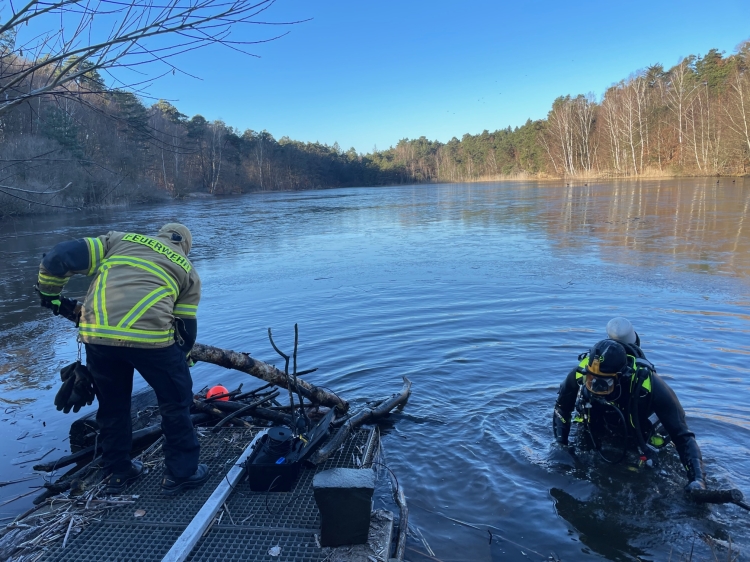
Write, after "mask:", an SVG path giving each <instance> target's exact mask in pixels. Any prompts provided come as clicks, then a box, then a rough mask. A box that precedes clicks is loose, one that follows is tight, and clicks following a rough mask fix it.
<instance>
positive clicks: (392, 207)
mask: <svg viewBox="0 0 750 562" xmlns="http://www.w3.org/2000/svg"><path fill="white" fill-rule="evenodd" d="M749 205H750V180H747V179H745V180H744V181H743V180H741V179H738V180H736V182H732V180H730V179H722V180H721V182H720V183H719V184H718V185H717V184H716V180H715V179H705V180H703V179H699V180H675V181H646V182H609V183H594V184H589V185H588V186H584V185H573V186H571V187H569V188H566V187H561V185H559V184H556V183H534V182H527V183H519V182H514V183H487V184H457V185H432V186H430V185H427V186H407V187H393V188H361V189H339V190H328V191H316V192H302V193H273V194H258V195H249V196H242V197H236V198H224V199H209V200H203V199H201V200H194V201H188V202H184V203H175V204H170V205H163V206H158V207H138V208H132V209H127V210H117V211H112V212H97V213H87V214H71V215H65V216H55V217H46V218H34V219H21V220H14V221H6V222H4V223H1V224H0V241H2V244H0V271H1V272H2V277H3V280H4V282H3V285H2V287H0V299H1V301H0V388H1V389H2V392H0V405H1V406H3V408H4V410H0V412H2V411H4V414H2V417H0V420H2V421H0V437H2V439H3V442H4V443H5V445H4V447H3V448H2V453H1V454H2V460H1V461H0V480H10V479H13V478H17V477H19V476H22V475H25V474H29V473H30V472H31V464H33V463H30V462H29V463H24V462H23V460H24V458H27V459H28V458H34V456H35V454H34V453H33V452H32V453H29V452H30V451H37V450H39V453H37V455H38V454H41V453H43V452H45V451H46V450H48V449H50V448H52V447H55V448H56V450H55V451H53V452H52V453H50V455H49V456H48V457H47V459H52V458H54V457H55V456H58V455H60V454H63V453H64V452H65V451H66V450H67V441H66V437H67V429H68V426H69V423H70V421H71V420H72V419H73V415H72V414H71V415H67V416H66V415H64V414H62V413H60V412H57V411H55V409H54V407H53V405H52V401H53V397H54V394H55V392H56V391H57V387H58V374H57V370H59V369H60V367H61V366H62V365H64V364H66V363H68V362H70V361H72V360H74V359H75V356H76V345H75V331H74V328H73V327H72V326H71V325H69V324H68V323H67V322H66V321H64V320H62V319H59V318H52V317H51V316H49V314H48V313H47V311H45V310H43V309H41V308H39V305H38V303H37V302H38V301H37V300H36V298H35V297H34V296H33V294H32V291H31V286H32V285H33V284H34V282H35V276H36V268H37V265H38V263H39V260H40V258H41V255H42V253H43V252H44V251H46V250H48V249H49V248H50V247H51V246H52V245H53V244H55V243H56V242H58V241H60V240H63V239H69V238H79V237H83V236H95V235H98V234H102V233H104V232H106V231H108V230H111V229H114V230H135V231H139V232H144V233H149V232H155V231H156V230H157V228H158V227H159V226H161V225H162V224H163V223H165V222H168V221H171V220H179V221H181V222H184V223H185V224H187V225H188V226H189V227H190V228H191V229H192V231H193V237H194V240H195V244H194V249H193V254H192V255H191V258H192V259H193V262H194V264H195V266H196V267H197V268H198V271H199V272H200V274H201V277H202V279H203V287H204V294H203V300H202V301H201V307H200V313H199V319H200V335H199V341H201V342H203V343H208V344H214V345H218V346H221V347H227V348H232V349H236V350H240V351H246V352H250V353H252V354H253V355H254V356H255V357H257V358H259V359H261V360H264V361H268V362H277V356H276V355H275V353H274V352H273V350H272V348H271V346H270V344H269V343H268V340H267V336H266V329H267V328H268V327H272V328H273V329H274V335H275V337H276V340H277V342H278V343H279V344H280V345H281V346H282V348H284V347H286V348H291V345H292V341H293V333H294V332H293V326H294V323H295V322H297V323H299V327H300V349H299V361H300V369H308V368H311V367H318V368H319V371H318V372H316V373H314V374H313V375H310V376H309V380H310V381H311V382H313V383H315V384H317V385H323V386H326V387H329V388H331V389H334V390H335V391H336V392H338V393H340V394H342V395H343V396H345V397H347V398H349V399H352V400H355V399H356V400H365V399H371V398H379V397H383V396H387V395H389V394H391V393H393V392H396V391H397V390H398V389H399V388H400V387H401V377H402V376H403V375H406V376H408V377H409V378H410V379H411V380H412V381H413V395H412V398H411V400H410V401H409V404H408V406H407V407H406V409H405V410H404V412H403V413H401V414H398V415H395V416H393V417H392V419H391V421H390V422H389V425H388V427H387V428H386V429H385V436H384V445H385V448H386V453H387V463H388V465H389V466H390V467H391V468H392V469H393V470H394V471H395V473H396V474H397V476H398V479H399V482H400V483H401V484H402V485H403V486H404V489H405V491H406V495H407V498H408V501H409V505H410V510H411V514H410V515H411V517H410V523H411V525H412V527H413V535H414V536H412V537H410V539H409V549H408V550H407V558H408V559H409V560H412V562H414V561H422V560H430V558H428V557H427V556H426V555H425V554H424V553H426V552H428V550H427V547H426V546H425V543H426V544H427V545H429V547H430V548H431V550H432V551H433V552H434V557H433V558H434V559H439V560H442V561H445V562H447V561H452V560H478V561H490V560H544V559H546V558H547V557H548V556H549V555H550V553H552V552H554V553H555V554H556V555H557V556H558V557H559V558H561V559H562V560H565V561H568V562H570V561H576V560H667V559H669V557H670V553H671V560H675V561H676V560H679V559H681V558H680V557H685V556H687V555H688V554H689V552H690V550H691V549H692V548H694V549H695V551H696V553H697V554H696V555H694V560H698V559H703V560H714V558H713V555H712V554H711V550H710V547H709V546H708V544H713V548H715V549H717V550H716V552H717V556H719V559H721V560H724V559H726V553H725V552H723V551H722V550H721V549H722V548H723V547H722V545H725V544H726V543H727V542H728V541H730V540H731V542H732V543H733V544H734V545H735V548H739V549H740V551H741V552H742V555H741V556H742V558H741V559H742V560H746V559H747V557H748V555H749V553H750V514H748V513H746V512H744V511H742V510H741V509H739V508H738V507H736V506H731V505H730V506H713V507H705V506H696V505H694V504H691V503H690V502H689V501H686V499H685V498H684V497H683V493H682V487H683V485H684V484H685V479H684V474H683V471H682V469H681V467H680V466H679V461H678V459H677V455H676V453H675V452H674V450H673V449H672V450H670V451H668V452H666V453H663V454H662V464H661V468H659V469H656V470H647V469H643V470H634V467H629V466H627V465H619V466H614V467H612V466H609V465H605V464H603V463H602V462H601V461H598V460H597V459H596V458H592V457H591V456H589V455H585V454H583V455H581V456H579V457H578V458H575V459H574V458H572V457H570V456H569V455H568V454H567V453H565V452H563V451H561V450H559V449H558V448H557V447H555V446H553V444H552V441H553V438H552V432H551V429H550V420H551V411H552V407H553V404H554V400H555V395H556V389H557V386H558V385H559V383H560V382H561V381H562V379H563V378H564V376H565V374H566V373H567V372H568V370H569V369H570V368H571V367H572V366H574V365H575V364H576V362H577V359H576V357H577V355H578V354H579V353H581V352H582V351H585V350H587V349H588V348H589V347H590V346H591V345H592V344H593V343H594V342H595V341H597V340H598V339H601V338H603V337H604V336H605V332H604V326H605V325H606V323H607V321H608V320H609V319H610V318H612V317H613V316H617V315H624V316H627V317H628V318H629V319H630V320H631V321H632V322H633V324H634V325H635V326H636V329H637V330H638V332H639V333H640V334H641V336H642V339H643V347H644V350H645V351H646V353H647V354H648V356H649V358H650V359H651V360H652V361H653V362H654V363H655V364H656V365H657V367H658V370H659V372H660V373H661V374H662V375H663V376H664V377H665V378H666V379H667V380H668V382H669V384H670V385H671V386H672V387H673V388H674V389H675V391H676V392H677V395H678V396H679V398H680V400H681V402H682V404H683V406H684V407H685V410H686V411H687V414H688V422H689V424H690V427H691V429H692V430H693V431H694V432H695V433H696V435H697V437H698V442H699V444H700V445H701V447H702V450H703V454H704V458H705V461H706V469H707V472H708V476H709V484H710V485H711V486H716V487H719V486H722V487H724V486H731V487H738V488H740V489H741V490H742V491H743V492H744V493H745V494H746V496H750V454H749V453H750V383H748V373H750V367H749V366H748V355H750V341H749V340H748V332H750V322H748V320H749V319H750V257H749V254H748V250H749V249H750V232H749V231H748V229H749V228H750V223H749V224H745V221H746V220H750V219H749V218H748V210H749V209H748V206H749ZM86 288H87V280H86V279H79V280H76V281H73V282H71V284H70V286H69V289H68V292H69V293H70V294H72V295H74V296H77V295H82V294H83V293H85V290H86ZM193 377H194V380H195V388H196V390H197V389H199V388H201V387H203V386H204V385H206V384H213V383H218V382H221V383H223V384H225V385H227V386H231V385H237V384H239V383H240V382H245V383H246V387H247V386H248V385H251V384H254V383H253V381H252V379H250V378H249V377H247V376H246V375H243V374H241V373H231V372H228V371H225V370H222V369H220V368H218V367H215V366H212V365H203V364H199V365H197V366H196V367H195V368H194V369H193ZM136 384H137V385H140V387H143V386H144V385H145V383H144V382H143V381H142V380H141V379H138V380H137V382H136ZM36 483H37V482H25V483H22V484H16V485H12V486H6V487H2V488H0V503H2V501H4V500H5V499H10V498H13V497H15V496H18V495H19V494H22V493H24V492H26V491H28V490H29V488H28V486H29V484H36ZM32 497H33V496H29V497H28V498H24V499H21V500H18V501H15V502H13V503H10V504H8V505H3V506H1V507H0V517H5V516H11V515H15V514H17V513H19V512H20V511H22V510H24V509H26V508H27V507H28V506H29V505H30V500H31V498H32ZM381 501H385V498H381ZM461 522H463V523H464V524H462V523H461ZM466 524H468V525H466ZM472 526H474V527H478V528H479V529H480V530H477V529H475V528H473V527H472ZM487 529H490V530H491V532H492V534H493V539H492V541H491V542H490V540H489V534H488V533H487ZM420 534H421V536H420ZM422 537H423V539H424V540H422ZM504 539H506V540H504ZM508 539H509V540H508ZM510 541H512V542H510ZM707 543H708V544H707Z"/></svg>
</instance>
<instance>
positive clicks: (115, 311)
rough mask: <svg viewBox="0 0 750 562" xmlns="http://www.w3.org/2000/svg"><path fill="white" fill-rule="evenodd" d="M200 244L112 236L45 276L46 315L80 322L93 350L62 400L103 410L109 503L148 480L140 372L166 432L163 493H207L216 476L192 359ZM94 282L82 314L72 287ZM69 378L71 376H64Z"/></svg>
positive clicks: (75, 250)
mask: <svg viewBox="0 0 750 562" xmlns="http://www.w3.org/2000/svg"><path fill="white" fill-rule="evenodd" d="M191 245H192V236H191V234H190V231H189V230H188V228H187V227H185V226H184V225H182V224H179V223H170V224H167V225H165V226H163V227H162V228H161V229H160V230H159V232H158V234H157V235H156V236H155V237H150V236H144V235H142V234H136V233H132V232H131V233H125V232H115V231H112V232H109V233H107V234H105V235H103V236H99V237H96V238H82V239H79V240H71V241H66V242H61V243H59V244H57V245H56V246H55V247H54V248H52V250H51V251H49V252H48V253H47V254H45V256H44V258H43V259H42V263H41V264H40V266H39V279H38V287H37V288H38V291H39V294H40V296H41V300H42V306H44V307H47V308H49V309H51V310H52V312H53V313H54V314H55V315H58V314H62V315H63V316H66V317H68V318H73V319H75V320H76V323H77V325H78V330H79V335H78V337H79V341H80V342H83V344H85V347H86V363H87V365H86V367H88V369H87V368H86V367H82V366H80V365H79V367H78V368H76V369H72V370H70V372H68V373H67V375H66V374H64V373H63V372H61V375H62V378H63V379H64V382H63V385H62V387H61V389H60V391H59V392H58V395H57V396H56V398H55V404H56V406H57V408H58V410H63V411H65V412H66V413H67V412H68V411H70V409H71V408H73V409H74V410H75V411H77V410H78V409H79V408H80V407H81V406H82V405H84V404H87V403H88V404H90V403H91V401H92V400H93V397H94V393H95V394H96V397H97V398H98V400H99V409H98V411H97V414H96V421H97V424H98V425H99V432H100V437H99V439H100V442H101V445H102V460H103V468H104V471H105V473H107V474H110V478H109V484H108V487H107V489H106V492H107V493H110V494H117V493H120V492H122V491H123V490H124V489H125V488H126V487H127V486H128V485H129V484H130V483H132V482H133V481H134V480H135V479H137V478H138V477H139V476H140V475H141V474H142V473H143V464H142V463H141V462H140V461H137V460H131V459H130V449H131V445H132V443H131V441H132V429H131V417H130V397H131V393H132V389H133V372H134V370H137V371H138V372H139V373H140V374H141V376H143V378H144V379H145V380H146V382H147V383H148V384H149V385H150V386H151V388H153V389H154V392H155V394H156V398H157V400H158V403H159V411H160V413H161V420H162V421H161V425H162V429H163V432H164V437H165V443H164V455H165V458H164V462H165V465H166V468H165V471H164V476H163V479H162V483H161V488H162V492H163V493H164V494H166V495H174V494H176V493H178V492H180V491H181V490H185V489H188V488H196V487H199V486H201V485H203V484H204V483H205V482H206V481H207V480H208V477H209V470H208V466H207V465H205V464H199V463H198V459H199V453H200V445H199V444H198V440H197V437H196V435H195V430H194V429H193V424H192V421H191V419H190V406H191V404H192V400H193V381H192V378H191V376H190V369H189V367H188V359H189V351H190V349H191V348H192V346H193V344H194V343H195V338H196V336H197V332H198V322H197V316H196V313H197V310H198V302H199V300H200V295H201V282H200V278H199V277H198V273H197V272H196V271H195V268H194V267H193V265H192V263H191V262H190V260H189V259H188V257H187V256H188V254H189V253H190V248H191ZM75 274H81V275H88V276H92V277H93V281H92V283H91V285H90V287H89V290H88V293H87V295H86V298H85V300H84V302H83V305H82V307H81V308H80V312H79V311H78V309H77V307H76V306H75V301H71V300H70V299H66V298H64V297H62V296H61V293H62V290H63V288H64V287H65V284H66V282H67V281H68V279H69V278H70V277H71V276H73V275H75ZM63 371H65V370H63Z"/></svg>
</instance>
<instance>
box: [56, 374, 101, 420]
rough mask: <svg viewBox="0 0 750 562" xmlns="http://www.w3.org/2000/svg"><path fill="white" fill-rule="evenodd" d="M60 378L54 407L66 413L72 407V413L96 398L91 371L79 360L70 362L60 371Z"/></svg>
mask: <svg viewBox="0 0 750 562" xmlns="http://www.w3.org/2000/svg"><path fill="white" fill-rule="evenodd" d="M60 380H62V381H63V383H62V386H61V387H60V390H59V391H58V392H57V395H56V396H55V407H56V408H57V409H58V411H59V410H62V412H63V413H64V414H67V413H68V412H70V410H71V409H72V410H73V412H74V413H78V411H79V410H80V409H81V408H82V407H84V406H86V405H90V404H92V403H93V402H94V398H96V385H95V384H94V378H93V377H92V376H91V372H90V371H89V370H88V369H87V368H86V366H85V365H81V363H80V361H76V362H75V363H71V364H70V365H68V366H67V367H64V368H63V369H62V370H61V371H60Z"/></svg>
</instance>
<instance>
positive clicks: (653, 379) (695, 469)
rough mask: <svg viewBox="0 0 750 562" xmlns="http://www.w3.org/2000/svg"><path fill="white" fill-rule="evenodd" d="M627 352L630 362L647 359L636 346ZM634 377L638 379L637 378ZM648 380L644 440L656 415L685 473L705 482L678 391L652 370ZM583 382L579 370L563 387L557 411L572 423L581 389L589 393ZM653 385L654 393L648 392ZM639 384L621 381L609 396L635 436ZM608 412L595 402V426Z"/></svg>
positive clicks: (641, 402) (642, 397) (643, 393)
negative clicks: (634, 398)
mask: <svg viewBox="0 0 750 562" xmlns="http://www.w3.org/2000/svg"><path fill="white" fill-rule="evenodd" d="M631 348H633V349H631ZM636 350H637V351H636ZM627 351H628V355H629V358H628V359H629V360H632V359H633V356H634V355H636V353H637V355H636V356H640V357H643V352H642V351H640V349H639V348H636V347H635V346H627ZM631 354H632V355H631ZM584 361H585V360H584ZM633 376H634V377H635V375H633ZM648 377H649V378H648V379H647V380H646V381H644V383H643V384H642V386H641V387H640V389H639V396H638V419H639V421H640V426H641V430H642V431H643V432H644V436H643V437H644V439H645V440H647V439H648V437H649V435H648V434H646V432H648V431H649V430H650V429H651V427H652V425H651V422H649V420H648V418H649V416H651V415H652V414H656V416H657V417H658V418H659V421H660V422H661V424H662V425H663V426H664V429H665V430H666V431H667V433H668V434H669V437H670V438H671V440H672V442H673V443H674V444H675V447H676V448H677V452H678V454H679V455H680V460H681V461H682V464H683V466H684V467H685V470H687V473H688V479H689V480H690V481H691V482H692V481H693V480H696V479H698V480H703V474H704V472H703V461H702V457H701V450H700V448H699V447H698V443H697V442H696V440H695V434H693V433H692V432H691V431H690V430H689V429H688V426H687V422H686V421H685V411H684V410H683V409H682V405H681V404H680V401H679V400H678V399H677V396H676V395H675V393H674V391H673V390H672V389H671V388H670V387H669V385H668V384H667V383H666V382H664V380H663V379H662V378H661V377H660V376H659V375H657V374H656V373H655V372H653V371H651V372H650V374H649V376H648ZM582 382H583V377H582V376H581V375H580V374H579V371H578V369H577V368H576V369H573V370H572V371H570V373H568V376H567V377H565V380H564V381H563V383H562V384H561V385H560V392H559V394H558V396H557V404H556V405H555V410H556V412H557V413H558V414H559V415H560V416H561V417H562V418H563V419H564V420H566V421H567V422H568V423H569V420H570V417H571V413H572V412H573V409H574V408H575V405H576V399H577V397H578V392H579V390H582V392H588V391H587V390H586V388H585V387H583V389H582V388H581V384H582ZM649 382H650V391H648V390H647V389H648V386H649V384H648V383H649ZM635 385H636V383H635V382H634V383H633V384H632V385H631V382H630V379H624V380H623V379H621V380H619V381H618V384H617V386H616V388H615V389H614V391H613V392H612V395H611V396H608V397H606V398H607V401H612V402H613V403H614V404H616V405H617V407H618V408H619V409H620V411H621V412H622V413H623V414H624V416H625V418H626V419H627V420H628V425H629V428H628V431H629V433H630V434H631V435H632V434H634V432H635V429H634V421H633V420H632V418H631V416H632V413H633V412H632V410H633V408H632V404H631V405H630V407H629V403H630V400H631V396H632V393H631V386H633V387H634V388H633V390H632V392H636V389H635ZM604 410H606V407H605V406H603V405H600V404H598V403H597V402H596V401H594V402H593V403H592V415H591V419H592V421H593V422H594V423H596V420H597V419H601V416H603V415H605V412H604Z"/></svg>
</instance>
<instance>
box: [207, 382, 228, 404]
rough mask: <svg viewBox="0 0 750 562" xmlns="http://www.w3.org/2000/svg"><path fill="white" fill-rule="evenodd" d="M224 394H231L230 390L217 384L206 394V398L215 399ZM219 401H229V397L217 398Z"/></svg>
mask: <svg viewBox="0 0 750 562" xmlns="http://www.w3.org/2000/svg"><path fill="white" fill-rule="evenodd" d="M222 394H229V390H227V388H226V387H225V386H221V385H220V384H217V385H216V386H212V387H211V388H209V389H208V392H207V393H206V398H213V397H214V396H220V395H222ZM217 400H225V401H228V400H229V396H225V397H224V398H217Z"/></svg>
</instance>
